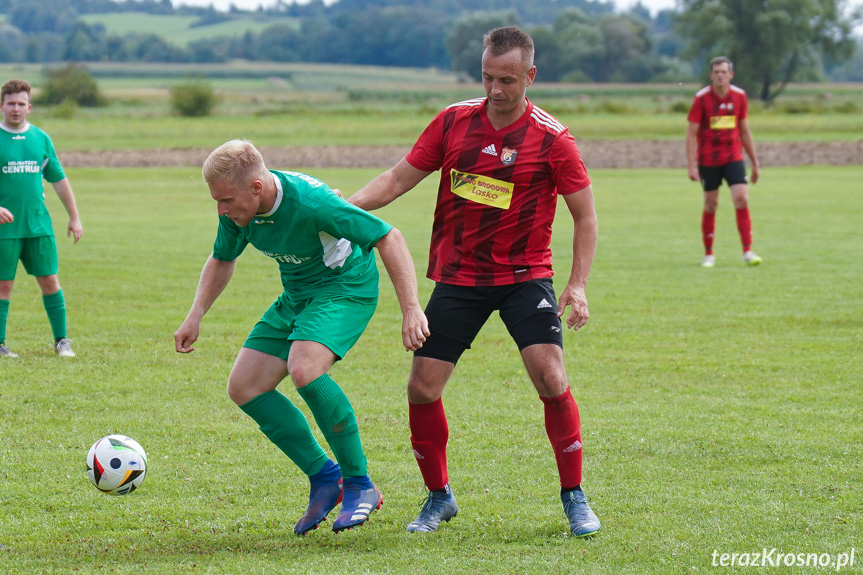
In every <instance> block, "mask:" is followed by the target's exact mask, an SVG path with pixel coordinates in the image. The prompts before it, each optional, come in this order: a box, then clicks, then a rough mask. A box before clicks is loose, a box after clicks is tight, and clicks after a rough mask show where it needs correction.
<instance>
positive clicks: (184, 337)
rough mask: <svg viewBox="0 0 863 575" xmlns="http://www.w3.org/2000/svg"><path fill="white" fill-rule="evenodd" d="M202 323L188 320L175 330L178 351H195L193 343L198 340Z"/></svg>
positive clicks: (175, 344) (175, 343) (175, 345)
mask: <svg viewBox="0 0 863 575" xmlns="http://www.w3.org/2000/svg"><path fill="white" fill-rule="evenodd" d="M199 333H200V324H198V323H196V322H194V321H190V320H188V319H187V320H186V321H184V322H183V325H181V326H180V327H179V328H178V329H177V331H175V332H174V347H175V348H176V349H177V352H178V353H191V352H193V351H195V348H194V347H192V344H193V343H195V342H196V341H197V340H198V335H199Z"/></svg>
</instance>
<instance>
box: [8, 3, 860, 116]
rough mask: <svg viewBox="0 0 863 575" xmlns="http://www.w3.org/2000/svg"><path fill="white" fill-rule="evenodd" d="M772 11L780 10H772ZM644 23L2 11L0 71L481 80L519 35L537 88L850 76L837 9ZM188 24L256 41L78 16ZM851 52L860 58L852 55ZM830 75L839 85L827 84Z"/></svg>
mask: <svg viewBox="0 0 863 575" xmlns="http://www.w3.org/2000/svg"><path fill="white" fill-rule="evenodd" d="M779 4H781V6H777V5H779ZM680 5H681V7H680V10H664V11H660V12H658V13H657V14H655V15H652V14H651V13H650V12H649V11H648V10H647V9H646V8H645V7H644V6H643V5H641V4H638V5H636V6H635V7H634V8H632V9H630V10H627V11H624V12H619V11H617V10H616V8H615V4H614V2H613V1H603V0H532V1H531V2H523V1H515V0H424V1H420V0H338V1H336V2H334V3H331V4H329V5H327V4H325V3H324V2H323V1H322V0H312V1H311V2H308V3H306V4H296V3H293V2H291V3H288V2H286V1H285V0H279V1H278V2H277V3H276V4H275V5H274V6H272V7H270V8H267V9H264V8H258V10H256V11H254V12H243V11H241V10H238V9H237V8H235V7H233V6H232V7H231V9H230V10H229V11H228V12H219V11H216V10H215V9H214V8H213V7H212V6H210V7H208V8H191V7H178V8H174V6H173V5H172V3H171V0H126V1H124V2H115V1H114V0H40V1H39V2H33V1H32V0H0V13H2V14H5V19H4V21H3V22H2V23H0V61H4V62H57V61H75V62H98V61H115V62H186V63H218V62H224V61H227V60H231V59H237V58H242V59H247V60H260V61H275V62H323V63H342V64H365V65H381V66H408V67H419V68H426V67H428V68H439V69H451V70H454V71H456V72H458V73H459V74H462V75H463V76H464V77H465V78H475V79H477V78H479V72H480V70H479V66H478V60H479V56H478V55H479V53H480V51H481V41H482V34H483V33H484V32H486V31H488V30H489V29H490V28H493V27H495V26H502V25H511V24H516V25H519V26H522V27H523V28H525V29H526V30H527V31H528V32H530V33H531V35H532V36H533V38H534V41H535V42H536V48H537V58H536V63H537V67H538V69H539V76H538V78H539V80H540V81H545V82H558V81H566V82H659V81H661V82H672V81H674V82H678V81H691V80H693V79H695V78H699V77H703V76H704V74H703V72H704V67H705V63H706V62H707V61H708V60H709V59H710V57H712V56H714V55H717V54H725V55H728V56H729V57H731V58H732V60H734V61H735V62H737V63H738V66H737V70H738V76H737V78H736V81H737V83H739V84H740V85H743V86H744V87H745V88H746V89H747V90H748V91H750V92H752V93H754V94H756V95H758V96H760V97H761V98H762V99H764V100H771V99H773V98H775V97H776V95H778V94H779V93H781V90H782V87H784V85H785V84H786V83H787V82H789V81H792V80H794V81H818V80H824V79H826V78H827V77H828V75H829V74H831V73H832V74H833V78H832V79H834V80H842V79H851V80H853V79H855V78H853V77H849V78H842V77H841V75H842V74H845V75H846V76H853V74H855V73H858V72H859V70H858V67H857V66H848V65H845V66H843V63H844V62H846V61H849V60H853V59H854V58H857V57H858V56H855V47H856V40H855V38H854V36H853V26H854V24H855V22H857V21H859V17H860V14H849V13H847V10H846V0H785V1H784V2H782V3H770V2H749V1H747V0H681V2H680ZM124 11H125V12H147V13H151V14H162V15H171V14H178V15H192V16H194V17H195V18H196V22H195V24H194V25H196V26H205V25H209V24H213V23H216V22H221V21H225V20H230V19H233V18H238V17H240V16H244V17H248V16H250V15H254V16H256V17H259V18H261V19H265V20H266V21H268V22H271V24H270V25H269V26H267V27H266V28H264V29H263V30H262V31H261V32H258V33H253V32H246V33H245V34H243V35H242V36H240V37H234V38H209V39H205V40H198V41H194V42H191V43H188V44H186V45H180V44H176V43H174V42H172V41H171V40H170V39H168V38H164V37H162V36H159V35H157V34H151V33H133V34H125V35H122V36H120V35H115V34H110V33H109V32H108V31H107V30H106V29H105V27H104V26H102V25H101V24H88V23H86V22H85V21H83V20H82V19H80V16H82V15H85V14H101V13H109V12H124ZM857 52H858V54H859V51H857ZM837 73H838V74H839V75H840V77H838V78H837V77H836V74H837Z"/></svg>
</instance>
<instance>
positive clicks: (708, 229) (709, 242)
mask: <svg viewBox="0 0 863 575" xmlns="http://www.w3.org/2000/svg"><path fill="white" fill-rule="evenodd" d="M715 230H716V212H712V213H708V212H702V214H701V239H702V240H704V253H705V254H707V255H708V256H709V255H711V254H712V253H713V233H714V232H715Z"/></svg>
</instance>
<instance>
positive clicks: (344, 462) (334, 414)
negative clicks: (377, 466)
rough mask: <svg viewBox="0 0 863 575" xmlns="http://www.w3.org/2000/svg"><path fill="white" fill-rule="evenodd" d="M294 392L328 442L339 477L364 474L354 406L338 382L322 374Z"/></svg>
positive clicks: (364, 466) (364, 459)
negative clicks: (306, 407) (299, 396)
mask: <svg viewBox="0 0 863 575" xmlns="http://www.w3.org/2000/svg"><path fill="white" fill-rule="evenodd" d="M297 391H299V393H300V395H301V396H302V398H303V399H304V400H305V402H306V403H307V404H308V406H309V409H311V410H312V414H313V415H314V416H315V421H316V422H317V423H318V427H320V428H321V432H322V433H323V434H324V437H325V438H326V439H327V443H329V444H330V448H331V449H332V450H333V454H334V455H335V456H336V461H338V462H339V467H341V468H342V477H362V476H363V475H367V474H368V471H367V468H366V455H365V453H363V444H362V442H361V441H360V428H359V426H358V425H357V418H356V417H355V416H354V408H353V407H352V406H351V402H350V401H348V396H346V395H345V393H344V392H343V391H342V388H340V387H339V384H337V383H336V382H335V381H333V380H332V379H331V378H330V376H329V375H326V374H324V375H322V376H321V377H319V378H317V379H316V380H314V381H312V382H311V383H309V384H308V385H306V386H305V387H301V388H299V389H298V390H297Z"/></svg>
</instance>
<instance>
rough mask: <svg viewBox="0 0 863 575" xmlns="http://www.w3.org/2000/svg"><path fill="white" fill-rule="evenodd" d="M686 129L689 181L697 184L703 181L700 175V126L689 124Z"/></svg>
mask: <svg viewBox="0 0 863 575" xmlns="http://www.w3.org/2000/svg"><path fill="white" fill-rule="evenodd" d="M688 124H689V125H688V126H687V128H686V166H687V168H688V171H689V179H690V180H692V181H693V182H697V181H699V180H700V179H701V177H700V176H699V175H698V124H696V123H695V122H689V123H688Z"/></svg>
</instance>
